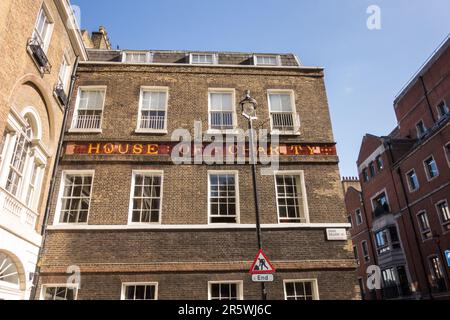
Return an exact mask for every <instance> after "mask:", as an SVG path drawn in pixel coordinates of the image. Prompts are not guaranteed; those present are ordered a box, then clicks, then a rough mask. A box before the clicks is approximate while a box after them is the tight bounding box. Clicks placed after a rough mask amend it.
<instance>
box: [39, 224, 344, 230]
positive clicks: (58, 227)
mask: <svg viewBox="0 0 450 320" xmlns="http://www.w3.org/2000/svg"><path fill="white" fill-rule="evenodd" d="M261 227H262V228H263V229H292V228H299V229H327V228H349V225H348V224H346V223H304V224H302V223H288V224H262V225H261ZM255 228H256V225H255V224H240V223H233V224H193V225H191V224H182V225H181V224H176V225H170V224H156V223H155V224H147V223H142V224H128V225H89V224H54V225H52V226H48V230H141V229H142V230H147V229H148V230H218V229H219V230H220V229H230V230H246V229H249V230H254V229H255Z"/></svg>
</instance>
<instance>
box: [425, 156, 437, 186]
mask: <svg viewBox="0 0 450 320" xmlns="http://www.w3.org/2000/svg"><path fill="white" fill-rule="evenodd" d="M430 158H432V159H433V161H434V163H435V164H436V169H437V175H436V176H434V177H430V173H429V172H428V166H427V164H426V161H427V160H429V159H430ZM422 163H423V168H424V170H425V175H426V176H427V181H428V182H430V181H433V180H434V179H436V178H437V177H439V176H440V174H441V172H440V170H439V167H438V164H437V162H436V159H435V157H434V156H433V155H429V156H428V157H426V158H425V159H424V160H423V161H422Z"/></svg>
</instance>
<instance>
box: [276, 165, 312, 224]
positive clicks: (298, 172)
mask: <svg viewBox="0 0 450 320" xmlns="http://www.w3.org/2000/svg"><path fill="white" fill-rule="evenodd" d="M278 175H293V176H294V175H297V176H299V177H300V183H301V188H300V190H301V192H302V200H303V212H304V214H305V223H300V224H309V223H310V217H309V205H308V196H307V191H306V183H305V171H304V170H286V171H275V172H274V176H273V177H274V183H275V200H276V203H275V205H276V206H277V218H278V224H283V225H284V224H286V225H289V223H282V222H281V220H282V219H280V208H279V207H278V188H277V176H278Z"/></svg>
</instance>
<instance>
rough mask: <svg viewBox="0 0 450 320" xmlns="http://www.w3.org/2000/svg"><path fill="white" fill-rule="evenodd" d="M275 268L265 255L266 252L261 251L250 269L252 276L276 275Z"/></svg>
mask: <svg viewBox="0 0 450 320" xmlns="http://www.w3.org/2000/svg"><path fill="white" fill-rule="evenodd" d="M275 271H276V270H275V268H274V267H273V265H272V263H270V260H269V259H268V258H267V256H266V255H265V254H264V251H263V250H262V249H261V250H259V252H258V255H257V256H256V258H255V261H254V262H253V264H252V267H251V268H250V273H251V274H272V273H275Z"/></svg>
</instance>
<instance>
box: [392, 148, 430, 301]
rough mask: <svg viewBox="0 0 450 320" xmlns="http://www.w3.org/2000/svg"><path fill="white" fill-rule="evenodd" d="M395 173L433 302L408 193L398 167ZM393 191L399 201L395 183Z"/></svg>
mask: <svg viewBox="0 0 450 320" xmlns="http://www.w3.org/2000/svg"><path fill="white" fill-rule="evenodd" d="M387 145H388V149H389V155H390V157H391V161H392V163H393V161H394V155H393V153H392V144H391V142H390V141H387ZM396 173H397V174H398V177H399V179H400V186H401V189H402V193H403V196H404V198H405V202H406V208H407V211H408V217H409V221H410V222H411V225H412V227H413V232H414V240H415V242H416V245H417V248H418V249H419V256H420V265H421V267H422V269H423V271H424V272H425V283H426V286H427V290H428V294H429V295H430V299H431V300H433V293H432V290H431V286H430V283H429V281H428V278H427V275H426V267H425V263H424V257H423V253H422V247H421V245H420V242H421V241H420V239H419V238H418V231H417V229H416V224H415V222H414V217H413V213H412V210H411V207H410V205H409V198H408V193H407V191H406V186H405V183H404V181H403V174H402V170H401V169H400V167H399V168H397V171H396ZM391 176H392V181H393V182H394V175H393V173H392V170H391ZM394 190H395V195H396V197H397V199H400V198H399V196H398V192H397V187H396V186H395V183H394ZM399 205H400V207H401V203H400V201H399ZM414 269H415V270H416V273H417V274H419V273H418V272H417V269H416V267H415V265H414ZM417 282H419V280H418V279H417Z"/></svg>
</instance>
